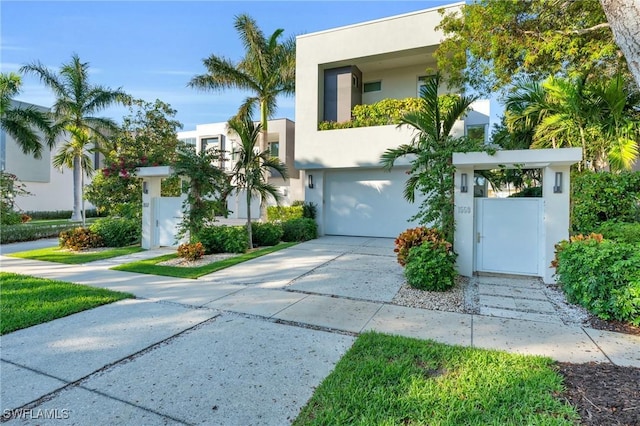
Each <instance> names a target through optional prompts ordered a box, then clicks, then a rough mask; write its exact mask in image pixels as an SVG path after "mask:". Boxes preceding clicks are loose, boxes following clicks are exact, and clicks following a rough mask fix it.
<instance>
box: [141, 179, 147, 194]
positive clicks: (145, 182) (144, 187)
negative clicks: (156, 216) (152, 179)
mask: <svg viewBox="0 0 640 426" xmlns="http://www.w3.org/2000/svg"><path fill="white" fill-rule="evenodd" d="M142 193H143V194H148V193H149V187H148V182H147V181H146V180H145V181H143V182H142Z"/></svg>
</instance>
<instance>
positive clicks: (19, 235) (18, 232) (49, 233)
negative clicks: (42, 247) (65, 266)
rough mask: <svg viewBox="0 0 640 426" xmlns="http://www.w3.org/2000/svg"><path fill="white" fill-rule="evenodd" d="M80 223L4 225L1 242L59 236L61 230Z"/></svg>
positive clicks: (0, 233)
mask: <svg viewBox="0 0 640 426" xmlns="http://www.w3.org/2000/svg"><path fill="white" fill-rule="evenodd" d="M77 226H78V225H77V224H75V223H73V224H58V225H32V224H30V225H28V226H26V225H24V224H20V225H6V226H3V227H2V232H0V243H2V244H8V243H15V242H18V241H33V240H39V239H41V238H52V237H59V236H60V232H62V231H68V230H69V229H73V228H75V227H77Z"/></svg>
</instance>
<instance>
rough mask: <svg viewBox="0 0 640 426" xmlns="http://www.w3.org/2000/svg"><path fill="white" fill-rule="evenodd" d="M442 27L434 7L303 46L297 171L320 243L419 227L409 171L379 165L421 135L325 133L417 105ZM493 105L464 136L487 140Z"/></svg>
mask: <svg viewBox="0 0 640 426" xmlns="http://www.w3.org/2000/svg"><path fill="white" fill-rule="evenodd" d="M461 5H462V3H457V4H453V5H450V6H446V7H445V8H447V9H453V8H459V7H460V6H461ZM440 20H441V15H440V14H439V12H438V9H437V8H433V9H428V10H423V11H418V12H413V13H408V14H404V15H399V16H392V17H388V18H384V19H380V20H376V21H371V22H364V23H360V24H355V25H350V26H346V27H341V28H335V29H330V30H326V31H321V32H316V33H311V34H305V35H301V36H298V37H297V45H296V101H295V106H296V139H297V143H296V167H297V168H298V169H300V170H301V171H302V179H303V181H304V187H305V200H306V201H307V202H313V203H315V204H317V206H318V217H317V220H318V223H319V226H320V233H321V234H328V235H358V236H374V237H396V236H397V235H398V234H399V233H400V232H402V231H403V230H405V229H407V228H409V227H413V226H415V225H416V224H415V223H411V222H408V219H409V218H411V217H412V216H413V215H414V214H415V213H416V211H417V209H418V206H419V204H420V200H416V203H414V204H410V203H408V202H407V201H405V199H404V198H403V195H402V194H403V188H404V184H405V182H406V180H407V177H408V176H407V171H408V167H407V164H408V163H407V162H406V161H405V162H404V163H403V162H398V163H396V164H397V166H396V167H394V168H393V170H392V171H391V172H387V171H385V170H383V169H382V168H381V166H380V156H381V155H382V153H383V152H384V151H385V150H387V149H388V148H394V147H397V146H399V145H401V144H404V143H409V142H410V140H411V138H412V131H411V130H410V129H408V128H405V127H403V128H398V126H397V125H394V124H391V125H377V126H370V127H357V128H337V129H332V130H319V127H322V126H320V124H321V123H322V122H325V121H330V122H338V123H340V122H345V121H349V120H350V119H351V115H352V111H353V108H354V107H355V106H357V105H366V104H373V103H375V102H377V101H380V100H383V99H388V98H391V99H405V98H410V97H417V96H418V95H419V92H420V87H421V84H422V81H423V80H424V77H425V76H426V75H427V74H428V71H427V70H428V69H435V68H436V63H435V60H434V58H433V53H434V51H435V50H436V48H437V47H438V45H439V44H440V41H441V40H442V39H443V34H442V33H441V32H439V31H436V30H435V29H434V28H435V27H436V26H437V25H438V23H439V22H440ZM442 92H443V93H445V92H446V87H442ZM488 106H489V103H488V101H482V102H477V103H476V105H474V112H473V113H470V114H469V115H467V118H466V119H465V122H463V121H460V122H459V123H457V124H456V127H455V130H454V133H455V135H463V134H465V132H468V133H474V134H481V135H484V136H485V138H486V136H487V134H488V124H489V111H488Z"/></svg>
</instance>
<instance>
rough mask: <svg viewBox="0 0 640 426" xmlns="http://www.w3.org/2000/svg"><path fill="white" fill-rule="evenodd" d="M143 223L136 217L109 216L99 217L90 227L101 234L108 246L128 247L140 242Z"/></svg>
mask: <svg viewBox="0 0 640 426" xmlns="http://www.w3.org/2000/svg"><path fill="white" fill-rule="evenodd" d="M141 227H142V225H141V223H140V221H138V220H135V219H127V218H123V217H109V218H105V219H98V220H97V221H95V222H94V223H92V224H91V225H90V226H89V229H90V230H91V231H93V232H95V233H96V234H98V235H100V237H101V238H102V241H103V242H104V245H105V246H107V247H127V246H131V245H134V244H139V243H140V238H141V235H142V229H141Z"/></svg>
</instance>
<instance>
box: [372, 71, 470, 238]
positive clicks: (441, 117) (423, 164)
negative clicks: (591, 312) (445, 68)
mask: <svg viewBox="0 0 640 426" xmlns="http://www.w3.org/2000/svg"><path fill="white" fill-rule="evenodd" d="M439 86H440V75H439V74H434V75H431V76H430V77H429V78H428V79H427V81H426V84H425V85H424V86H423V87H422V88H421V90H420V99H421V102H422V106H421V108H420V109H419V110H417V111H411V112H408V113H406V114H405V115H404V116H403V117H402V118H401V120H400V124H399V125H398V127H400V126H409V127H411V128H413V129H414V130H415V133H414V137H413V139H412V140H411V142H410V143H408V144H403V145H400V146H398V147H397V148H391V149H387V150H386V151H385V152H384V153H383V154H382V157H381V159H380V162H381V164H382V166H383V168H384V169H386V170H391V168H392V167H393V165H394V163H395V161H396V160H398V159H399V158H401V157H407V156H412V159H411V160H410V164H411V168H410V170H409V178H408V179H407V182H406V184H405V187H404V193H403V194H404V198H405V199H406V200H407V201H409V202H411V203H413V202H414V201H415V192H416V190H419V191H420V192H421V193H422V194H424V195H427V199H426V200H425V201H424V202H423V203H422V205H421V207H420V212H419V213H418V214H417V215H416V216H414V217H413V218H412V219H419V220H420V222H421V223H422V224H425V225H426V224H429V223H433V224H435V226H438V227H440V228H441V229H442V231H443V232H444V233H445V235H446V237H447V239H448V240H449V241H453V173H454V171H455V168H454V167H453V165H452V154H453V152H459V151H468V150H469V149H470V148H471V145H472V144H473V143H474V142H473V141H470V140H467V139H466V138H453V137H451V131H452V129H453V126H454V124H455V122H456V121H457V120H459V119H460V118H461V117H463V116H464V114H465V113H466V112H467V111H468V110H469V107H470V106H471V104H472V103H473V102H474V101H475V100H476V99H477V98H476V97H469V96H455V95H451V96H438V87H439Z"/></svg>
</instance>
